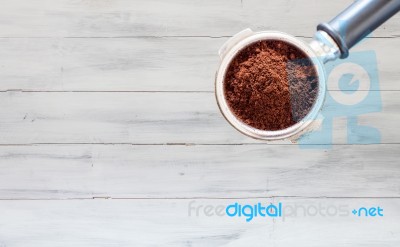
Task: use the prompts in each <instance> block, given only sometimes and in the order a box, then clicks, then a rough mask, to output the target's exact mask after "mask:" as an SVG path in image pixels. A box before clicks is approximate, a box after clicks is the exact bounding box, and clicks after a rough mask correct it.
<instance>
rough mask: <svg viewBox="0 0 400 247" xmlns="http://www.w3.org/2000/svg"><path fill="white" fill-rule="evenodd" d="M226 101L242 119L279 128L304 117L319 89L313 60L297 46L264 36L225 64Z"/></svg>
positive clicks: (267, 128) (263, 127) (259, 125)
mask: <svg viewBox="0 0 400 247" xmlns="http://www.w3.org/2000/svg"><path fill="white" fill-rule="evenodd" d="M224 91H225V98H226V101H227V103H228V105H229V107H230V108H231V110H232V112H233V113H234V114H235V115H236V117H237V118H238V119H240V120H241V121H243V122H244V123H246V124H248V125H250V126H252V127H254V128H257V129H260V130H282V129H285V128H287V127H290V126H292V125H294V124H295V123H297V122H299V121H300V120H301V119H303V118H304V117H305V116H306V115H307V113H308V112H309V111H310V110H311V108H312V106H313V104H314V102H315V100H316V98H317V93H318V76H317V72H316V70H315V68H314V67H313V64H312V61H311V60H310V59H309V58H308V57H307V55H306V54H305V53H304V52H302V51H301V50H300V49H299V48H297V47H294V46H293V45H290V44H287V43H285V42H283V41H278V40H263V41H258V42H256V43H253V44H251V45H249V46H247V47H246V48H244V49H243V50H241V51H240V52H239V53H238V54H237V55H236V57H235V58H234V59H233V60H232V62H231V64H230V65H229V67H228V70H227V72H226V75H225V81H224Z"/></svg>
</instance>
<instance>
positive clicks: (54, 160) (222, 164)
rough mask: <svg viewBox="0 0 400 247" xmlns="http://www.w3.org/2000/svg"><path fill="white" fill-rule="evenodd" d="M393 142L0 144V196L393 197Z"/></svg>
mask: <svg viewBox="0 0 400 247" xmlns="http://www.w3.org/2000/svg"><path fill="white" fill-rule="evenodd" d="M398 148H399V146H398V145H384V144H381V145H352V146H347V145H343V146H334V147H333V148H332V149H326V148H325V149H318V150H317V149H313V150H304V149H299V148H298V147H296V146H277V145H274V146H271V145H216V146H215V145H205V146H184V145H158V146H152V145H145V146H132V145H33V146H1V147H0V181H1V183H0V199H26V198H29V199H69V198H93V197H107V198H108V197H111V198H193V197H194V198H198V197H207V198H231V197H270V196H308V197H309V196H311V197H399V196H400V180H399V179H398V178H399V176H400V171H399V169H398V159H399V153H398V152H397V150H398Z"/></svg>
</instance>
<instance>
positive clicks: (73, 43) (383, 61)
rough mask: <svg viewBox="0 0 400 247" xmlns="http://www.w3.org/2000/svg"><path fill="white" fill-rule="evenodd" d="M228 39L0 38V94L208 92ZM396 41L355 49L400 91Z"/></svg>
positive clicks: (383, 85) (386, 85) (384, 86)
mask: <svg viewBox="0 0 400 247" xmlns="http://www.w3.org/2000/svg"><path fill="white" fill-rule="evenodd" d="M236 31H237V32H238V31H241V29H237V30H236ZM226 40H227V38H207V37H199V38H193V37H192V38H176V37H169V38H154V37H153V38H151V37H148V38H118V39H110V38H95V39H93V38H79V39H65V38H46V39H34V40H32V39H29V38H22V39H12V38H11V39H10V38H3V39H0V48H1V49H0V67H1V69H2V70H1V72H2V73H1V79H2V83H1V84H0V91H6V90H24V91H209V92H212V91H213V90H214V77H215V71H216V70H217V67H218V63H219V57H218V55H217V51H218V49H219V48H220V47H221V46H222V44H223V43H224V42H225V41H226ZM304 40H305V41H309V40H310V39H304ZM398 42H399V41H398V39H368V40H367V41H365V42H363V43H362V44H360V45H359V46H357V47H356V48H355V49H354V50H355V51H373V52H375V53H376V58H377V63H378V69H379V71H378V72H377V74H378V76H379V85H380V89H381V90H382V91H386V90H400V83H399V82H398V78H399V77H400V72H399V70H398V66H397V64H398V60H399V59H398V57H400V50H399V49H393V47H396V46H397V45H398ZM353 52H354V51H353ZM351 57H352V56H351V55H350V59H351ZM369 63H370V64H374V63H376V62H375V61H374V60H370V61H369ZM327 66H328V67H329V66H330V65H329V64H328V65H327Z"/></svg>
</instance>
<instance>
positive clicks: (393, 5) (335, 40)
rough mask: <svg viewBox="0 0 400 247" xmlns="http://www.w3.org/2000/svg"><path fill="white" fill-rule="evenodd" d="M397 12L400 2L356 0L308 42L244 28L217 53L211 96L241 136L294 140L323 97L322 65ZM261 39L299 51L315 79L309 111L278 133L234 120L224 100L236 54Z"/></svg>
mask: <svg viewBox="0 0 400 247" xmlns="http://www.w3.org/2000/svg"><path fill="white" fill-rule="evenodd" d="M399 10H400V0H357V1H355V2H354V3H353V4H351V5H350V6H349V7H348V8H346V9H345V10H344V11H342V12H341V13H340V14H339V15H338V16H336V17H335V18H333V19H332V20H331V21H330V22H327V23H321V24H319V25H318V26H317V32H316V33H315V35H314V38H313V40H312V41H311V42H310V43H308V44H307V43H305V42H303V41H302V40H300V39H298V38H296V37H294V36H292V35H289V34H286V33H282V32H278V31H263V32H253V31H252V30H250V29H245V30H243V31H241V32H239V33H238V34H236V35H235V36H233V37H232V38H230V39H229V40H228V41H227V42H226V43H225V44H224V45H223V46H222V47H221V49H220V50H219V56H220V59H221V61H220V65H219V68H218V70H217V73H216V79H215V94H216V99H217V103H218V106H219V108H220V110H221V113H222V114H223V115H224V117H225V118H226V120H227V121H228V122H229V123H230V124H231V125H232V126H233V127H234V128H236V129H237V130H238V131H240V132H242V133H243V134H245V135H247V136H250V137H253V138H257V139H262V140H279V139H295V138H296V137H298V136H299V135H301V133H304V132H306V131H307V130H309V129H311V128H312V127H311V126H312V123H313V122H314V121H315V119H316V118H317V116H318V113H319V112H320V110H321V108H322V106H323V103H324V100H325V95H326V75H325V68H324V64H325V63H327V62H329V61H333V60H336V59H338V58H340V59H345V58H347V57H348V55H349V49H350V48H352V47H353V46H354V45H355V44H357V43H358V42H359V41H360V40H362V39H363V38H365V37H366V36H367V35H368V34H370V33H371V32H372V31H374V30H375V29H376V28H378V27H379V26H380V25H382V24H383V23H384V22H385V21H387V20H388V19H389V18H391V17H392V16H393V15H394V14H396V13H397V12H398V11H399ZM262 40H279V41H282V42H285V43H287V44H289V45H291V46H294V47H297V48H298V49H300V50H302V51H303V52H304V53H305V54H306V56H307V57H308V58H309V59H310V61H311V62H312V64H313V66H314V67H315V70H316V72H317V76H318V95H317V99H316V101H315V103H314V105H313V107H312V108H311V110H310V112H309V113H308V114H307V115H306V117H304V118H303V119H302V120H300V121H299V122H297V123H296V124H294V125H292V126H290V127H288V128H286V129H282V130H276V131H267V130H260V129H256V128H254V127H252V126H249V125H247V124H245V123H244V122H242V121H241V120H240V119H238V118H237V117H236V116H235V115H234V113H233V112H232V111H231V109H230V107H229V106H228V103H227V101H226V99H225V92H224V80H225V75H226V72H227V69H228V67H229V65H230V64H231V62H232V60H233V59H234V58H235V57H236V55H237V54H238V53H239V52H240V51H241V50H243V49H244V48H245V47H248V46H249V45H251V44H253V43H255V42H258V41H262Z"/></svg>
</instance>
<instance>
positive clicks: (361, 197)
mask: <svg viewBox="0 0 400 247" xmlns="http://www.w3.org/2000/svg"><path fill="white" fill-rule="evenodd" d="M253 199H351V200H352V199H355V200H361V199H386V200H397V199H400V197H399V196H383V197H382V196H377V197H374V196H364V197H363V196H359V197H357V196H354V197H352V196H264V197H263V196H255V197H153V198H151V197H110V196H103V197H71V198H0V201H67V200H71V201H73V200H74V201H78V200H149V201H150V200H182V201H183V200H253Z"/></svg>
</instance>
